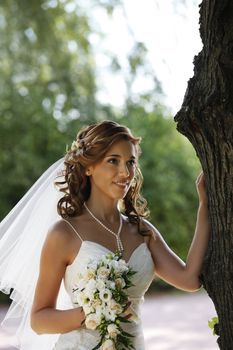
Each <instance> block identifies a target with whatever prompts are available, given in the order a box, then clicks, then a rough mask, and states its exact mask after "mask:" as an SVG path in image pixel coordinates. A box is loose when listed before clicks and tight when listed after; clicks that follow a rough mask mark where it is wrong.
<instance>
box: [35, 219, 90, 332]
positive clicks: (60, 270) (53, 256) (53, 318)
mask: <svg viewBox="0 0 233 350" xmlns="http://www.w3.org/2000/svg"><path fill="white" fill-rule="evenodd" d="M67 244H68V238H67V232H66V227H65V225H64V223H63V222H59V223H58V224H56V226H55V227H54V228H53V229H52V230H51V231H50V232H49V233H48V236H47V239H46V241H45V243H44V246H43V249H42V253H41V261H40V273H39V278H38V282H37V286H36V291H35V296H34V302H33V306H32V310H31V327H32V329H33V330H34V331H35V332H36V333H38V334H43V333H66V332H69V331H72V330H75V329H77V328H80V327H81V322H82V321H83V319H84V317H85V316H84V312H83V310H82V308H80V307H78V308H74V309H70V310H57V309H56V301H57V296H58V292H59V288H60V284H61V281H62V278H63V276H64V273H65V269H66V266H67V249H66V248H65V247H67Z"/></svg>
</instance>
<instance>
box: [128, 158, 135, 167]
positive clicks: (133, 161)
mask: <svg viewBox="0 0 233 350" xmlns="http://www.w3.org/2000/svg"><path fill="white" fill-rule="evenodd" d="M128 163H129V165H130V166H134V165H135V164H136V162H135V160H134V159H131V160H129V161H128Z"/></svg>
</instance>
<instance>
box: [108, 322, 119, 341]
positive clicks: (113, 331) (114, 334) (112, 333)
mask: <svg viewBox="0 0 233 350" xmlns="http://www.w3.org/2000/svg"><path fill="white" fill-rule="evenodd" d="M107 330H108V334H109V336H110V337H111V338H116V337H117V334H119V333H120V331H119V329H118V328H117V326H116V325H115V324H114V323H111V324H109V325H108V328H107Z"/></svg>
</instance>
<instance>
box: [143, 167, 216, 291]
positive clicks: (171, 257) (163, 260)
mask: <svg viewBox="0 0 233 350" xmlns="http://www.w3.org/2000/svg"><path fill="white" fill-rule="evenodd" d="M196 185H197V191H198V195H199V208H198V212H197V221H196V229H195V234H194V237H193V241H192V244H191V246H190V249H189V253H188V256H187V261H186V264H185V263H184V262H183V261H182V260H181V259H180V258H179V257H178V256H177V255H176V254H175V253H174V252H173V251H172V250H171V249H170V248H169V247H168V245H167V244H166V242H165V241H164V239H163V238H162V236H161V235H160V233H159V232H158V231H157V230H156V229H155V228H154V227H153V226H151V225H150V228H151V230H152V231H153V232H154V238H151V239H150V242H149V248H150V250H151V254H152V257H153V260H154V263H155V272H156V274H157V275H158V276H159V277H161V278H162V279H163V280H165V281H166V282H168V283H169V284H172V285H174V286H175V287H177V288H179V289H182V290H186V291H195V290H198V289H199V288H200V282H199V275H200V272H201V268H202V263H203V259H204V255H205V252H206V249H207V245H208V241H209V233H210V225H209V219H208V207H207V197H206V193H205V185H204V177H203V174H200V175H199V177H198V178H197V181H196Z"/></svg>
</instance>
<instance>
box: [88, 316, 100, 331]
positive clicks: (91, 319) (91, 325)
mask: <svg viewBox="0 0 233 350" xmlns="http://www.w3.org/2000/svg"><path fill="white" fill-rule="evenodd" d="M100 322H101V319H100V318H99V317H98V315H96V314H90V315H88V316H87V317H86V319H85V325H86V327H87V329H96V327H97V326H98V325H99V324H100Z"/></svg>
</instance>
